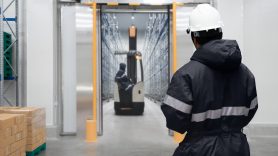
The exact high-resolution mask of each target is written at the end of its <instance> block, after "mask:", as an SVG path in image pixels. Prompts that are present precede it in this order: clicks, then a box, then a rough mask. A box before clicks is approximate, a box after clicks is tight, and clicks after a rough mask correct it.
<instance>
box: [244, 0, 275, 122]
mask: <svg viewBox="0 0 278 156" xmlns="http://www.w3.org/2000/svg"><path fill="white" fill-rule="evenodd" d="M277 6H278V1H277V0H268V1H261V0H244V53H243V56H244V62H245V63H246V64H247V65H248V67H249V68H250V69H251V70H252V72H253V73H254V74H255V76H256V82H257V92H258V100H259V110H258V114H257V115H256V117H255V120H254V123H257V124H276V125H277V124H278V113H277V110H278V104H277V93H278V92H277V88H278V70H277V67H278V61H277V59H278V50H277V43H278V40H277V37H278V9H277Z"/></svg>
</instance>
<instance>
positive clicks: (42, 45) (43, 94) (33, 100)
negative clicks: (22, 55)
mask: <svg viewBox="0 0 278 156" xmlns="http://www.w3.org/2000/svg"><path fill="white" fill-rule="evenodd" d="M53 9H54V8H53V0H40V1H37V0H28V1H26V35H27V37H26V38H27V41H26V43H27V45H26V46H27V52H26V53H27V56H26V57H27V105H28V106H40V107H45V109H46V122H47V125H48V126H50V125H53V124H54V121H53V114H54V111H53V109H54V106H53V103H54V98H53V83H54V82H53V81H54V80H53V78H54V75H53V73H54V71H53V64H54V61H53V55H54V46H53V42H54V32H53V31H54V27H53Z"/></svg>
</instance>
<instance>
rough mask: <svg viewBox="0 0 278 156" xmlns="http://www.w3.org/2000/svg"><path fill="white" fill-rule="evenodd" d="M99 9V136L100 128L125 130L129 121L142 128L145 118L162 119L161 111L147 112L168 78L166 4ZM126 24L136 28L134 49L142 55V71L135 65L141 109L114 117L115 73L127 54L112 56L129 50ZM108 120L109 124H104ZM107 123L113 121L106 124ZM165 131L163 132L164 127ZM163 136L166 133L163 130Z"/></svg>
mask: <svg viewBox="0 0 278 156" xmlns="http://www.w3.org/2000/svg"><path fill="white" fill-rule="evenodd" d="M100 10H101V11H100V31H101V39H100V40H101V104H100V105H99V106H100V107H101V108H100V109H99V110H100V112H99V113H100V114H101V115H99V117H100V118H101V119H100V120H98V121H99V122H100V123H99V127H100V129H99V134H100V135H102V134H103V133H104V130H105V133H114V132H111V131H110V129H114V128H116V129H117V127H118V126H120V127H126V129H128V127H129V126H130V125H129V124H130V123H129V122H135V123H138V125H137V126H138V128H139V129H140V127H141V128H143V127H144V125H142V124H144V122H146V123H145V124H150V123H148V118H152V117H154V116H155V117H156V118H160V119H163V116H162V114H159V115H158V116H157V114H152V115H154V116H152V115H150V114H151V113H154V112H153V110H152V109H156V110H157V109H158V107H159V103H160V102H161V101H162V100H163V98H164V96H165V94H166V90H167V87H168V83H169V78H170V65H169V64H170V55H169V54H170V52H169V51H170V48H169V47H170V39H169V37H170V9H169V7H168V6H136V7H135V6H127V5H119V6H107V5H102V6H100ZM130 26H135V27H136V29H137V44H136V47H137V49H136V50H137V51H138V52H140V53H141V54H142V62H143V70H141V69H140V68H141V67H140V65H139V64H138V65H137V67H136V70H137V72H135V73H136V74H135V77H136V82H135V83H139V82H143V83H144V92H145V98H144V101H145V111H144V114H143V115H142V116H116V115H115V111H114V98H115V97H114V94H115V88H116V89H117V87H115V85H117V84H116V83H115V76H116V73H117V71H118V70H119V64H120V63H125V64H127V63H128V60H127V55H116V53H118V52H122V53H124V52H128V51H129V49H130V47H129V27H130ZM141 72H142V73H141ZM126 74H127V75H128V73H126ZM141 75H143V76H141ZM143 77H144V79H143ZM154 107H155V108H154ZM148 115H150V116H148ZM160 119H159V122H160ZM140 120H141V121H140ZM109 121H110V122H109ZM139 121H140V122H139ZM108 122H109V125H105V124H108ZM111 122H114V123H113V124H112V125H110V124H111ZM117 124H118V125H117ZM111 126H112V127H111ZM131 127H132V126H131ZM150 129H151V128H150ZM165 132H167V129H166V128H165ZM120 135H121V133H120V134H119V136H120ZM165 135H166V136H167V133H165Z"/></svg>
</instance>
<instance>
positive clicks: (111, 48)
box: [101, 13, 126, 99]
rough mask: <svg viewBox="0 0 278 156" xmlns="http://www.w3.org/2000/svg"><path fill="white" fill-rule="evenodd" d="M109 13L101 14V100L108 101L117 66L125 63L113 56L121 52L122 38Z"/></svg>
mask: <svg viewBox="0 0 278 156" xmlns="http://www.w3.org/2000/svg"><path fill="white" fill-rule="evenodd" d="M114 16H115V15H113V14H111V13H103V14H102V16H101V22H102V28H101V29H102V34H101V36H102V37H101V38H102V55H101V56H102V58H101V59H102V82H103V83H102V98H103V99H109V98H112V97H113V94H114V77H115V75H116V72H117V71H118V68H119V64H120V63H121V62H126V61H125V60H124V57H123V56H118V55H114V53H115V51H123V50H124V46H123V43H122V37H121V34H120V32H119V30H118V23H117V21H116V20H115V19H114V18H113V17H114Z"/></svg>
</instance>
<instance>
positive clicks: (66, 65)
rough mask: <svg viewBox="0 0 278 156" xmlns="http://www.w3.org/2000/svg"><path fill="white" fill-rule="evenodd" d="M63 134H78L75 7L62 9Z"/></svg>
mask: <svg viewBox="0 0 278 156" xmlns="http://www.w3.org/2000/svg"><path fill="white" fill-rule="evenodd" d="M61 14H62V17H61V18H62V20H61V28H62V91H63V100H62V101H63V129H62V130H63V132H62V133H64V134H71V133H76V111H77V110H76V26H75V7H73V6H69V7H67V6H64V7H62V11H61Z"/></svg>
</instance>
